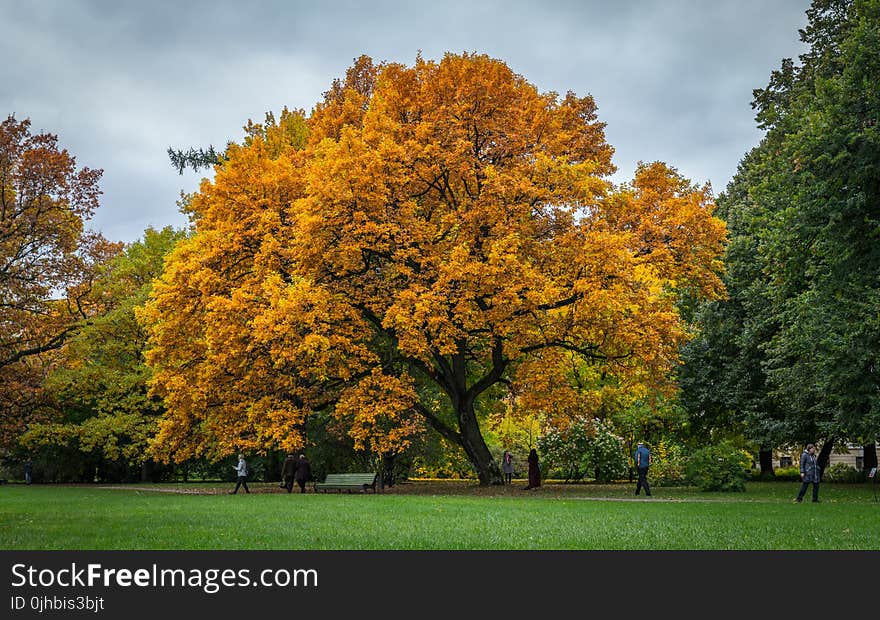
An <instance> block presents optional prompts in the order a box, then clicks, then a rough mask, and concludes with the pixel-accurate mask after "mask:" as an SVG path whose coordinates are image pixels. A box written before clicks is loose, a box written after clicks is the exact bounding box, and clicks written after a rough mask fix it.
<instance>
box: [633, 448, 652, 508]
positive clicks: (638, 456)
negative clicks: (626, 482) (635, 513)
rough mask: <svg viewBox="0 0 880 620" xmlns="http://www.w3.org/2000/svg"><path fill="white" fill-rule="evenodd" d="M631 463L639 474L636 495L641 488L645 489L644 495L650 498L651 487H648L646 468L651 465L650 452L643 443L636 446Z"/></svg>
mask: <svg viewBox="0 0 880 620" xmlns="http://www.w3.org/2000/svg"><path fill="white" fill-rule="evenodd" d="M633 462H634V463H635V466H636V470H638V472H639V481H638V482H636V495H638V494H639V493H640V492H641V490H642V487H644V488H645V495H646V496H647V497H651V487H650V486H648V467H650V465H651V451H650V450H648V447H647V446H646V445H645V442H644V441H640V442H639V443H638V445H637V446H636V452H635V454H634V455H633Z"/></svg>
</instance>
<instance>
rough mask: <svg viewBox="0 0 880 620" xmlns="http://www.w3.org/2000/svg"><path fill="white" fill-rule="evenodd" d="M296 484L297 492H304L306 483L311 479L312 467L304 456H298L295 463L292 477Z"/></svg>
mask: <svg viewBox="0 0 880 620" xmlns="http://www.w3.org/2000/svg"><path fill="white" fill-rule="evenodd" d="M293 477H294V479H295V480H296V483H297V484H298V485H299V492H300V493H305V492H306V482H308V481H309V480H311V479H312V466H311V465H309V461H308V459H307V458H306V456H305V455H304V454H300V455H299V460H298V461H297V462H296V473H295V474H294V475H293Z"/></svg>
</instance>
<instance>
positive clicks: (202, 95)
mask: <svg viewBox="0 0 880 620" xmlns="http://www.w3.org/2000/svg"><path fill="white" fill-rule="evenodd" d="M808 6H809V0H775V1H774V2H766V1H757V0H731V1H719V2H707V1H700V0H677V1H676V0H656V1H648V0H645V1H629V2H616V3H611V2H605V1H587V0H584V1H545V2H542V3H540V4H539V3H536V2H503V1H501V0H494V1H483V2H480V1H478V0H471V1H468V2H465V1H460V0H459V1H447V2H436V1H433V2H404V1H400V2H391V1H387V0H386V1H382V0H379V1H374V2H353V1H347V2H346V1H337V2H314V1H312V2H295V1H280V0H279V1H263V2H247V3H241V2H218V1H215V2H203V1H198V2H183V3H179V2H134V1H128V2H126V1H116V2H114V1H112V0H106V1H98V0H94V1H90V2H89V1H80V2H69V1H66V0H35V1H33V2H17V1H14V0H8V1H7V0H0V14H2V15H3V16H4V19H3V20H2V21H0V54H2V57H3V58H4V59H5V60H6V62H4V63H3V64H2V65H0V113H2V114H3V115H4V117H5V115H7V114H11V113H15V114H16V116H17V117H18V118H25V117H27V118H30V119H31V121H32V123H33V127H34V128H35V129H37V130H47V131H51V132H53V133H57V134H58V135H59V138H60V141H61V143H62V144H63V145H64V146H65V147H67V148H68V149H69V150H70V151H71V152H72V153H74V154H75V155H76V156H77V158H78V162H79V163H80V164H82V165H88V166H90V167H96V168H103V169H104V171H105V172H104V178H103V182H102V188H103V190H104V196H103V200H102V206H101V208H100V209H99V211H98V213H97V214H96V216H95V218H94V220H93V222H92V226H93V227H94V228H97V229H98V230H101V231H102V232H103V233H104V234H105V235H106V236H107V237H109V238H111V239H118V240H124V241H133V240H135V239H137V238H139V237H140V236H141V234H142V232H143V230H144V228H146V227H147V226H155V227H161V226H164V225H167V224H172V225H175V226H180V225H182V224H183V223H184V219H183V217H182V216H181V215H180V214H179V213H178V212H177V206H176V200H177V199H178V197H179V194H180V192H181V190H184V191H193V190H194V189H195V188H196V187H197V185H198V181H199V176H200V175H195V174H193V173H186V174H184V175H183V176H178V174H177V173H176V171H174V170H173V169H172V168H171V166H170V164H169V162H168V159H167V156H166V154H165V150H166V149H167V148H168V147H169V146H174V147H181V148H184V147H189V146H206V145H208V144H214V145H215V146H221V147H222V146H223V145H225V143H226V141H227V140H230V139H234V140H237V139H239V138H240V137H241V133H242V132H241V127H242V125H244V124H245V123H246V122H247V120H248V119H249V118H252V119H255V120H256V119H261V118H262V117H263V115H264V114H265V112H267V111H270V110H271V111H278V110H280V109H281V108H282V107H283V106H285V105H287V106H288V107H295V108H304V109H306V110H309V109H311V108H312V106H313V105H314V104H315V103H316V102H317V101H318V100H319V98H320V96H321V93H322V92H323V91H324V90H326V89H327V87H328V86H329V84H330V82H331V81H332V80H333V78H335V77H338V76H341V75H342V74H344V72H345V69H346V67H348V66H349V65H350V64H351V61H352V60H353V59H354V58H356V57H357V56H359V55H361V54H364V53H366V54H368V55H370V56H372V57H373V58H374V59H376V60H389V61H398V62H404V63H407V64H411V63H412V61H413V60H414V58H415V56H416V54H417V53H418V52H419V51H421V52H422V55H423V56H424V57H426V58H439V57H440V56H442V54H443V53H444V52H446V51H452V52H462V51H475V52H480V53H487V54H489V55H491V56H494V57H496V58H500V59H502V60H504V61H505V62H507V63H508V64H509V65H510V66H511V68H512V69H513V70H514V71H516V72H518V73H521V74H522V75H523V76H525V77H526V78H527V79H528V80H529V81H531V82H532V83H534V84H535V85H536V86H537V87H538V88H539V89H541V90H544V91H547V90H553V91H557V92H560V93H564V92H565V91H567V90H573V91H575V92H576V93H578V94H579V95H584V94H592V95H593V96H594V97H595V98H596V101H597V103H598V105H599V115H600V118H601V120H603V121H604V122H606V123H607V137H608V141H609V143H610V144H611V145H612V146H614V148H615V149H616V154H615V163H616V164H617V165H618V167H619V169H620V170H619V173H618V174H617V175H616V176H615V179H614V180H615V181H617V182H622V181H624V180H626V179H627V178H629V177H630V176H631V175H632V172H633V170H634V169H635V165H636V162H637V161H639V160H643V161H653V160H658V159H659V160H663V161H666V162H668V163H670V164H671V165H673V166H675V167H677V168H678V169H679V170H680V171H681V172H682V173H683V174H684V175H685V176H688V177H689V178H691V179H693V180H694V181H696V182H699V183H703V182H706V181H710V182H711V183H712V184H713V186H714V188H715V191H716V192H718V191H721V190H723V189H724V187H725V185H726V184H727V182H728V181H729V179H730V178H731V176H732V175H733V174H734V172H735V170H736V166H737V164H738V162H739V160H740V159H741V157H742V156H743V155H744V154H745V152H746V151H747V150H748V149H750V148H751V147H752V146H754V145H755V144H756V143H757V141H758V140H759V139H760V135H761V134H760V132H758V130H757V129H756V128H755V125H754V121H753V113H752V110H751V108H750V105H749V104H750V101H751V94H752V89H754V88H758V87H761V86H763V85H765V84H766V82H767V79H768V77H769V73H770V71H771V70H773V69H775V68H777V67H778V66H779V62H780V60H781V59H782V58H784V57H793V56H797V54H798V53H801V52H802V51H803V50H802V48H801V44H800V42H799V40H798V37H797V29H798V28H800V27H803V26H804V24H805V23H806V17H805V15H804V11H805V10H806V8H807V7H808Z"/></svg>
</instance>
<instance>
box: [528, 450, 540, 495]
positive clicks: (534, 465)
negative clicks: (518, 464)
mask: <svg viewBox="0 0 880 620" xmlns="http://www.w3.org/2000/svg"><path fill="white" fill-rule="evenodd" d="M528 461H529V486H527V487H526V490H527V491H528V490H529V489H535V488H537V487H539V486H541V468H540V466H539V464H538V451H537V450H535V449H534V448H532V449H531V450H529V458H528Z"/></svg>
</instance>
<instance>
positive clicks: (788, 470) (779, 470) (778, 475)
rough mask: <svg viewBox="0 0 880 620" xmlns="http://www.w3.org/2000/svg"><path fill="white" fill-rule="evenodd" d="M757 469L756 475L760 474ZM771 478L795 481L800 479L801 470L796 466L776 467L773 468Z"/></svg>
mask: <svg viewBox="0 0 880 620" xmlns="http://www.w3.org/2000/svg"><path fill="white" fill-rule="evenodd" d="M760 473H761V472H760V471H758V474H757V475H760ZM773 479H774V480H782V481H788V482H795V481H797V480H800V479H801V472H800V470H799V469H798V468H797V467H776V468H775V469H774V470H773Z"/></svg>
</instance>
